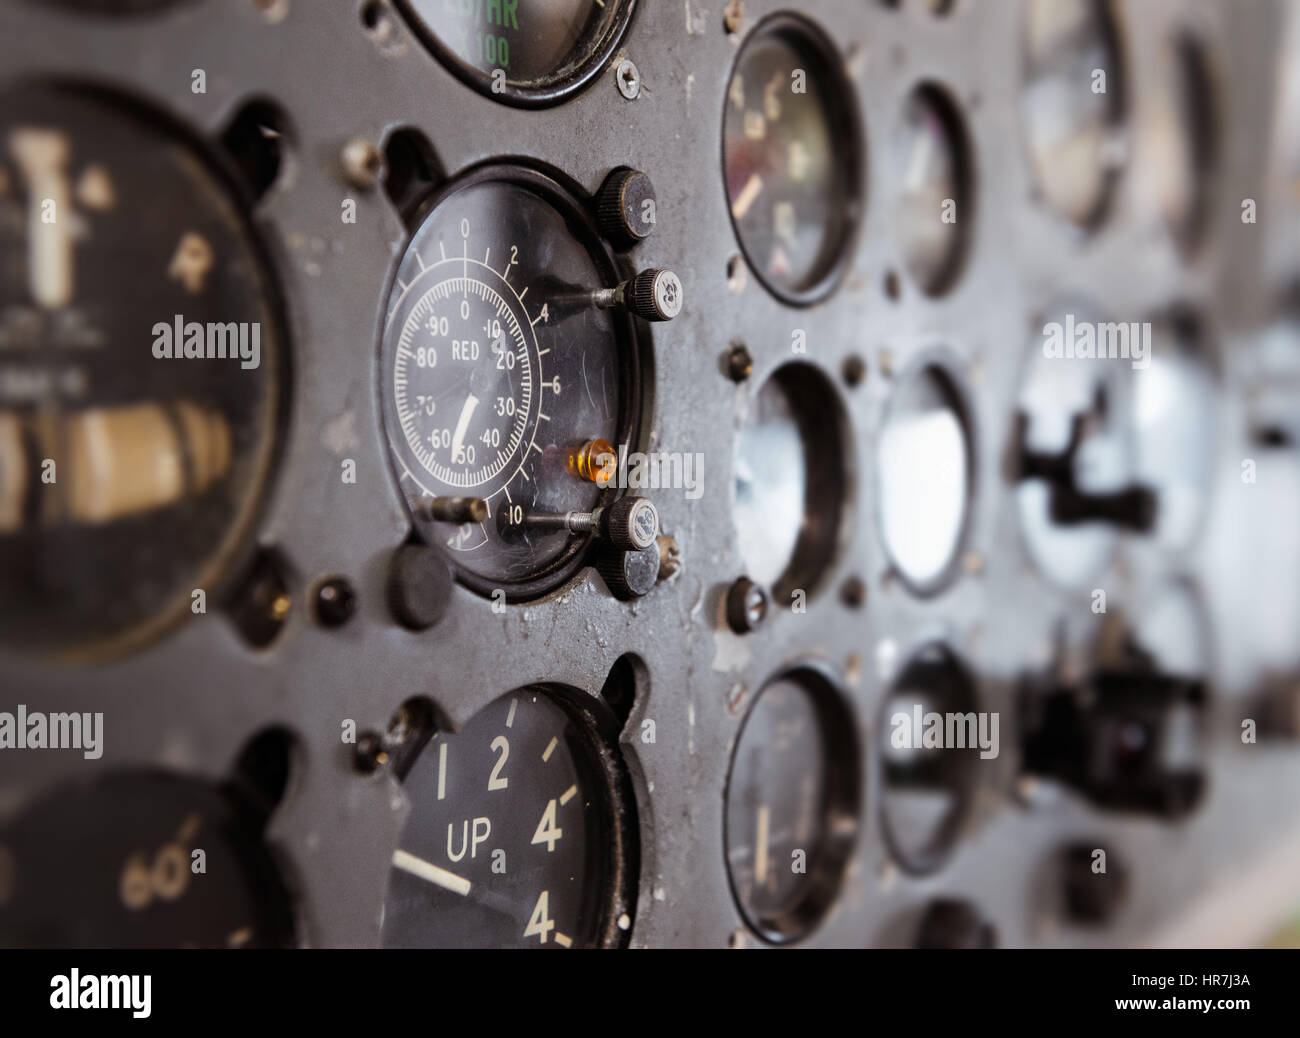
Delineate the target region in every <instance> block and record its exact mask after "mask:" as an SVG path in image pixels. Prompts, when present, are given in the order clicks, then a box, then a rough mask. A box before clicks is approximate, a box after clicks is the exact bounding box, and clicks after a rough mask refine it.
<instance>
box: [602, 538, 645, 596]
mask: <svg viewBox="0 0 1300 1038" xmlns="http://www.w3.org/2000/svg"><path fill="white" fill-rule="evenodd" d="M659 562H660V555H659V544H658V542H657V541H655V542H652V543H651V545H650V547H648V548H642V549H641V550H640V551H617V550H612V551H607V552H605V553H604V554H603V555H602V556H601V558H600V561H599V562H598V563H597V564H596V571H597V572H598V573H599V574H600V575H601V577H602V578H603V579H604V581H605V586H606V587H608V588H609V590H610V593H611V594H612V595H613V596H614V597H615V598H617V599H619V600H621V601H624V602H626V601H627V600H628V599H631V598H640V597H641V596H642V595H644V594H646V593H647V592H648V591H649V590H650V589H651V588H652V587H654V586H655V583H656V582H657V581H658V580H659Z"/></svg>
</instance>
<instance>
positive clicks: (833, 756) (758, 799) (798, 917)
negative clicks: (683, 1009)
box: [726, 669, 858, 942]
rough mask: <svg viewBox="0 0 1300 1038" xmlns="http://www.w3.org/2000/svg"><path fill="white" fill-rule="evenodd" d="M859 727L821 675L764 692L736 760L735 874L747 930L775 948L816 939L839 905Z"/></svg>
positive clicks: (853, 809)
mask: <svg viewBox="0 0 1300 1038" xmlns="http://www.w3.org/2000/svg"><path fill="white" fill-rule="evenodd" d="M853 724H854V722H853V719H852V716H851V715H850V713H849V711H848V709H847V707H846V706H845V705H844V700H843V699H842V697H841V696H840V694H839V692H838V690H837V689H836V688H835V686H834V685H833V684H832V683H831V682H830V681H829V680H828V679H827V678H826V677H824V676H823V675H822V674H821V673H820V672H819V671H815V670H811V669H796V670H793V671H790V672H789V673H787V674H785V675H783V676H781V677H778V678H777V679H775V680H774V681H772V682H770V683H769V684H768V685H766V686H765V687H764V688H763V690H762V691H761V692H760V693H759V695H758V698H757V699H756V700H755V702H754V705H753V706H752V707H751V708H750V711H749V715H748V716H747V717H746V718H745V723H744V727H743V728H742V729H741V732H740V738H739V739H738V741H737V743H736V749H735V752H734V754H733V756H732V759H731V774H730V776H729V778H728V779H727V792H726V846H727V870H728V874H729V876H730V878H731V889H732V892H733V893H734V894H735V897H736V901H737V903H738V904H739V906H740V910H741V912H742V913H743V914H744V916H745V920H746V922H748V923H749V925H750V926H751V927H753V929H754V930H755V932H757V933H758V934H759V935H760V936H761V937H763V938H764V939H766V940H769V941H773V942H781V941H790V940H796V939H798V938H799V937H802V936H804V935H805V934H806V933H808V932H809V931H810V930H811V929H812V928H813V927H814V926H815V925H816V924H817V923H818V922H819V921H820V919H821V917H822V915H823V913H824V912H825V911H826V909H827V908H828V907H829V906H830V904H831V903H832V901H833V900H834V898H835V896H836V894H837V892H838V887H839V883H840V878H841V876H842V873H843V869H844V865H845V863H846V862H847V860H848V857H849V854H850V853H851V851H852V847H853V841H854V836H855V833H856V830H857V803H858V763H857V744H856V739H855V738H854V737H853V734H852V732H853Z"/></svg>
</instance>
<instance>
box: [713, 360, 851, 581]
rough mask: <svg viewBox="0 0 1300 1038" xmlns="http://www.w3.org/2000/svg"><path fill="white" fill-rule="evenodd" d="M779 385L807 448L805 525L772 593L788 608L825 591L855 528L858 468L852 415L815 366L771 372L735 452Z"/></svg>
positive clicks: (793, 364)
mask: <svg viewBox="0 0 1300 1038" xmlns="http://www.w3.org/2000/svg"><path fill="white" fill-rule="evenodd" d="M772 383H776V384H778V385H779V387H780V389H781V390H782V392H784V393H785V396H786V398H787V400H789V401H790V403H791V405H792V408H791V410H792V417H793V418H794V420H795V425H796V426H797V428H798V430H799V440H800V443H801V445H802V447H803V456H804V465H805V470H804V471H805V474H806V477H807V486H806V487H805V488H804V500H803V519H802V522H801V524H800V530H799V535H798V537H797V538H796V539H795V543H794V547H793V549H792V550H791V552H790V557H789V559H788V560H786V564H785V566H784V567H783V568H782V570H781V573H780V574H779V575H778V576H777V578H776V579H775V580H774V581H772V584H771V587H770V588H769V591H770V592H771V594H772V597H773V599H774V600H780V601H785V602H788V601H789V599H790V596H791V594H792V593H793V592H794V591H795V589H797V588H802V589H803V590H804V591H806V592H807V593H808V597H809V598H810V599H811V598H814V597H816V596H817V594H818V593H819V592H821V590H822V589H823V588H824V587H825V586H826V584H827V578H828V577H829V575H830V573H831V571H832V570H833V569H834V568H835V564H836V562H837V561H838V560H839V558H840V555H841V552H842V549H843V548H844V544H845V541H846V539H847V535H848V534H847V531H848V530H850V529H851V527H852V503H853V501H854V499H855V496H856V490H855V487H856V483H857V463H856V459H855V456H854V443H853V430H852V427H851V425H850V422H849V417H848V410H847V408H846V407H845V405H844V401H843V400H842V399H841V397H840V395H839V391H838V390H837V389H836V386H835V383H834V381H833V380H832V379H831V378H830V377H829V376H827V374H826V373H825V372H824V371H822V369H821V368H819V367H817V366H816V365H815V364H809V363H807V362H806V361H799V360H795V361H788V362H786V363H784V364H782V365H781V366H780V367H779V368H777V369H776V370H774V371H773V372H771V373H770V374H769V375H768V376H767V378H765V379H764V380H763V381H762V383H761V384H760V385H758V386H757V387H756V389H755V392H754V395H753V396H752V397H751V398H750V400H749V402H748V410H747V412H746V414H745V416H744V417H745V421H744V423H743V424H742V425H741V426H740V429H739V431H738V433H737V436H736V442H735V444H734V447H733V457H734V456H735V455H737V454H738V453H739V451H740V437H741V436H743V435H744V434H745V432H746V431H747V430H748V429H749V428H750V426H749V424H748V419H749V417H750V415H751V414H753V412H754V409H755V408H756V407H757V405H758V396H759V394H760V393H762V392H763V390H764V389H766V388H767V387H768V386H769V385H770V384H772ZM731 522H732V526H733V528H734V527H735V526H736V481H735V478H734V475H733V479H732V481H731Z"/></svg>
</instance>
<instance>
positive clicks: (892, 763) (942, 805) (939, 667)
mask: <svg viewBox="0 0 1300 1038" xmlns="http://www.w3.org/2000/svg"><path fill="white" fill-rule="evenodd" d="M977 708H978V704H977V702H976V697H975V685H974V682H973V680H972V679H971V676H970V674H969V672H968V671H967V670H966V668H965V667H964V666H962V664H961V663H959V662H958V660H957V658H956V657H955V656H954V655H953V654H952V653H951V651H949V650H948V649H947V648H946V647H945V646H943V645H939V644H935V645H930V646H927V647H925V648H923V649H921V650H920V651H919V652H918V653H916V655H915V656H913V657H912V659H911V662H910V663H908V665H907V667H906V668H904V670H903V672H902V674H900V675H899V677H898V679H897V680H896V681H895V682H894V685H893V687H892V688H891V689H890V690H889V693H888V695H887V696H886V697H885V701H884V705H883V707H882V709H881V715H880V717H881V721H880V736H879V739H880V742H879V745H880V753H881V759H882V761H883V771H884V778H883V783H882V789H881V797H880V807H881V828H882V829H883V831H884V834H885V837H886V839H887V840H888V842H889V845H890V848H891V849H892V851H893V853H894V856H895V857H896V858H897V859H898V862H899V864H900V865H901V866H902V867H903V868H905V869H907V870H908V871H909V872H912V873H916V874H919V873H925V872H931V871H933V870H934V869H937V868H938V867H939V866H940V865H941V864H942V863H943V861H944V859H945V858H946V857H947V855H948V852H949V851H950V850H951V849H952V846H953V844H954V843H955V842H956V840H957V835H958V832H959V830H960V827H961V825H962V822H963V820H964V818H965V814H966V808H967V806H968V805H969V804H970V802H971V800H972V797H973V780H974V774H975V765H976V763H977V762H979V761H980V760H981V753H982V752H985V747H987V748H988V751H989V752H993V753H997V752H998V751H999V749H1000V745H998V744H995V743H1000V738H1001V732H1000V731H998V730H997V729H995V728H993V727H992V722H993V721H995V720H996V715H995V714H986V715H983V716H982V717H981V715H979V714H978V713H976V711H977ZM986 719H987V720H986ZM950 732H951V733H952V734H953V736H954V738H952V739H949V733H950ZM981 740H982V741H981ZM959 744H960V745H959Z"/></svg>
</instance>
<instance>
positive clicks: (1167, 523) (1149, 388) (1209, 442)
mask: <svg viewBox="0 0 1300 1038" xmlns="http://www.w3.org/2000/svg"><path fill="white" fill-rule="evenodd" d="M1151 341H1152V347H1153V352H1152V357H1151V362H1150V367H1149V368H1147V369H1146V370H1144V371H1135V372H1133V374H1132V375H1131V376H1130V377H1131V379H1132V388H1131V398H1132V404H1133V439H1134V460H1133V473H1134V479H1135V480H1137V481H1138V482H1140V483H1142V484H1143V485H1145V486H1149V487H1151V488H1152V490H1153V491H1154V492H1155V494H1156V496H1157V498H1158V500H1159V509H1158V512H1157V515H1156V521H1155V525H1154V528H1153V529H1152V534H1153V535H1154V537H1155V538H1156V540H1157V541H1158V542H1159V543H1160V544H1161V545H1162V546H1164V547H1166V548H1168V549H1169V550H1171V551H1181V550H1183V549H1185V548H1187V547H1189V546H1190V545H1191V544H1192V543H1193V541H1194V540H1195V539H1196V536H1197V534H1198V533H1199V532H1200V530H1201V528H1202V525H1203V523H1204V521H1205V519H1206V517H1207V516H1208V514H1209V511H1210V502H1211V500H1212V495H1213V483H1214V472H1215V456H1216V453H1217V449H1218V447H1217V445H1218V442H1219V435H1218V423H1219V405H1218V400H1219V381H1218V377H1217V375H1216V367H1217V365H1216V364H1215V362H1214V357H1213V354H1212V353H1211V350H1210V347H1209V345H1208V343H1206V342H1205V341H1204V340H1203V338H1202V337H1201V334H1200V332H1199V330H1198V327H1197V322H1196V320H1195V319H1194V318H1193V317H1192V315H1190V314H1187V313H1183V312H1179V313H1176V314H1174V315H1173V316H1172V317H1170V318H1167V319H1165V320H1163V321H1160V322H1158V323H1156V324H1155V327H1154V330H1153V332H1152V336H1151Z"/></svg>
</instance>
